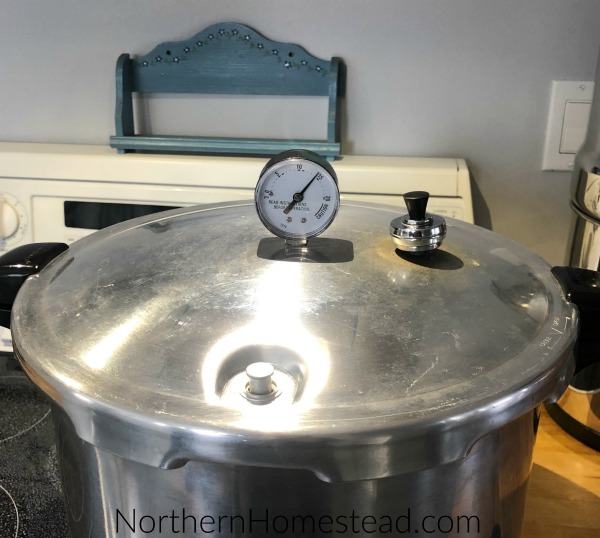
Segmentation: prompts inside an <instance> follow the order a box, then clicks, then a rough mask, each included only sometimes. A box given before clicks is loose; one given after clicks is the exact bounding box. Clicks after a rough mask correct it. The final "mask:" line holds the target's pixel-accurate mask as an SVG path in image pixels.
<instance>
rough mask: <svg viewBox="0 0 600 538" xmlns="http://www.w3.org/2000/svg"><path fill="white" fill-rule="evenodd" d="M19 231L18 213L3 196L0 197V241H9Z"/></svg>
mask: <svg viewBox="0 0 600 538" xmlns="http://www.w3.org/2000/svg"><path fill="white" fill-rule="evenodd" d="M18 230H19V213H18V212H17V209H16V208H15V207H14V206H13V205H12V204H11V203H10V201H9V200H7V199H6V198H5V197H4V196H1V197H0V239H9V238H10V237H12V236H13V235H15V234H16V233H17V231H18Z"/></svg>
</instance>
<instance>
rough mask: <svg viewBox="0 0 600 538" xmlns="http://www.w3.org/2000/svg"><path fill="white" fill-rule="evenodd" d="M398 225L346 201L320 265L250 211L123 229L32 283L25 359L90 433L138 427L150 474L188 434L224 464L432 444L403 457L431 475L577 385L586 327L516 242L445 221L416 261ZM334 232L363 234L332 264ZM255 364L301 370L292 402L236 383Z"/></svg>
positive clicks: (165, 219)
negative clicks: (575, 357)
mask: <svg viewBox="0 0 600 538" xmlns="http://www.w3.org/2000/svg"><path fill="white" fill-rule="evenodd" d="M395 216H397V214H396V213H395V211H394V210H393V209H391V208H389V207H385V206H364V205H353V204H346V205H343V206H342V208H341V209H340V212H339V215H338V217H337V219H336V221H335V222H334V224H333V225H332V226H331V228H329V230H328V231H327V233H326V234H324V236H323V237H322V241H325V243H324V246H323V244H322V245H321V247H322V250H321V252H320V256H315V257H316V259H317V261H314V262H312V263H310V261H309V260H306V259H303V260H300V259H295V260H287V261H280V260H279V259H276V258H273V259H265V257H264V256H263V257H261V256H259V255H257V249H258V245H259V243H260V241H261V240H262V239H264V238H265V237H268V232H266V230H264V228H262V226H261V224H260V222H259V221H258V218H257V217H256V215H255V212H254V207H253V205H251V204H229V205H228V206H227V205H225V206H224V205H223V204H221V205H218V206H215V207H208V208H207V207H206V206H205V207H204V208H202V209H196V210H190V209H186V210H177V211H174V212H170V213H168V214H164V215H161V216H160V217H148V218H142V219H137V220H134V221H130V222H129V223H124V224H121V225H117V226H115V227H111V228H108V229H106V230H103V231H101V232H98V233H97V234H94V235H92V236H90V237H88V238H86V239H84V240H82V241H79V242H78V243H75V244H74V245H72V246H71V248H70V249H69V251H67V252H66V253H65V254H64V255H62V256H61V257H60V258H59V259H57V260H56V261H55V262H54V263H53V264H52V265H51V266H49V267H48V268H47V270H45V271H43V272H42V273H41V274H40V275H39V276H38V277H35V278H33V279H31V280H30V281H29V282H28V283H27V284H26V286H25V287H24V288H23V290H22V292H21V294H20V295H19V299H18V301H17V304H16V305H15V308H14V310H13V329H14V338H15V348H16V350H17V353H18V355H19V356H20V357H21V360H22V361H23V363H24V365H25V368H26V369H27V371H28V372H29V374H30V376H31V377H32V378H33V380H34V381H35V382H36V383H37V384H38V385H40V386H41V387H42V389H43V390H45V391H46V392H47V393H48V394H49V395H50V396H51V397H52V398H53V399H54V400H55V401H56V402H57V403H58V404H59V405H60V406H61V407H63V408H64V409H65V410H66V411H67V413H68V414H69V415H70V416H71V419H72V420H73V421H74V423H75V426H76V428H77V431H78V433H79V435H81V437H82V438H84V439H86V440H88V441H89V442H91V443H93V444H96V445H98V446H101V447H104V448H106V449H109V450H112V451H115V452H116V453H121V452H126V451H128V450H129V451H130V450H131V447H130V446H129V445H128V443H129V441H128V440H127V439H125V437H124V434H123V435H115V431H119V432H123V431H124V430H126V429H128V430H129V431H134V432H136V433H135V435H134V437H136V439H137V440H138V441H139V439H142V438H146V440H148V439H151V440H152V443H153V448H152V450H150V449H148V450H147V451H144V450H140V449H139V447H138V448H136V453H135V457H136V459H138V460H139V461H144V462H146V463H150V464H155V465H162V466H168V463H165V460H164V458H165V454H164V451H165V450H167V448H168V450H169V451H170V454H171V456H170V457H172V458H176V457H177V456H176V455H173V451H174V448H173V446H174V445H173V435H174V432H177V436H178V439H179V441H178V442H177V443H176V444H177V446H178V447H179V448H180V449H181V452H182V454H189V453H191V452H196V451H200V452H202V455H203V456H205V457H208V458H218V457H219V456H218V453H219V451H220V450H225V452H226V453H228V454H230V455H231V454H232V452H227V451H233V453H235V454H237V455H236V457H240V458H242V459H243V458H250V459H252V458H254V459H253V460H252V461H255V462H260V461H262V460H261V458H268V457H272V456H273V454H270V455H266V452H268V450H266V449H265V446H266V444H268V442H269V440H271V441H272V440H273V439H277V441H278V443H283V444H285V443H286V442H289V443H294V442H297V440H298V439H301V440H302V442H303V443H305V444H306V446H312V445H311V443H314V445H315V446H317V445H318V446H321V447H323V446H327V445H330V446H332V447H334V446H339V445H340V444H344V445H345V446H348V445H356V446H358V445H365V444H368V443H369V442H372V441H373V440H375V439H376V440H377V442H378V443H383V444H388V445H390V446H392V445H394V446H401V445H402V441H406V440H407V439H414V438H420V439H421V441H419V442H418V443H412V444H411V443H404V445H403V446H404V448H402V450H403V451H404V452H403V454H404V455H405V456H407V457H410V458H414V459H413V460H412V461H413V462H416V463H415V465H430V464H439V463H442V462H445V461H452V460H453V459H456V458H458V457H462V456H463V455H464V454H465V453H466V452H467V451H468V449H469V447H470V446H471V445H472V443H473V442H474V441H475V440H476V439H478V438H480V437H481V436H482V435H484V434H485V433H487V432H488V431H491V430H492V429H495V428H497V427H499V426H501V425H503V424H506V423H508V422H509V421H511V420H513V419H514V418H516V417H518V416H520V415H522V414H523V413H525V412H527V411H529V410H530V409H532V408H533V406H535V405H537V404H539V403H540V402H541V401H543V400H545V399H547V398H550V397H552V396H553V395H555V394H557V393H560V392H561V391H562V390H563V389H564V385H565V375H567V373H568V371H569V369H570V366H571V363H570V351H571V347H572V343H573V338H574V334H575V329H576V324H577V318H576V314H575V312H574V310H573V308H572V307H571V306H570V305H569V304H568V303H566V302H565V300H564V298H563V296H562V293H561V291H560V289H559V286H558V284H557V283H556V282H555V281H554V279H553V277H552V276H551V275H550V273H549V268H548V266H547V265H546V263H545V262H543V261H542V260H541V259H539V258H537V257H536V256H534V255H533V254H531V253H530V252H528V251H526V250H525V249H523V248H522V247H519V246H518V245H517V244H516V243H513V242H512V241H509V240H507V239H505V238H503V237H500V236H498V235H496V234H493V233H491V232H488V231H486V230H483V229H481V228H478V227H476V226H472V225H467V224H464V223H461V222H459V221H454V220H449V229H448V238H447V240H446V242H445V243H444V244H443V245H442V247H441V248H440V249H439V251H437V252H435V253H433V254H432V255H430V256H425V257H419V258H411V257H409V256H405V255H400V254H399V253H398V252H396V251H395V250H394V246H393V244H392V241H391V239H390V238H389V235H388V228H389V222H390V220H391V219H392V218H394V217H395ZM327 241H329V242H330V243H327ZM336 241H347V242H351V257H350V258H348V257H347V256H346V257H345V258H340V259H329V260H328V259H326V258H327V251H328V246H327V245H328V244H329V245H333V244H334V243H335V242H336ZM308 257H310V254H309V255H308ZM305 258H306V256H305ZM256 360H263V361H267V362H271V363H273V364H274V365H275V366H276V367H278V368H280V369H281V371H282V372H283V373H285V374H286V375H287V374H290V375H291V377H292V378H293V380H294V383H295V389H294V390H295V392H294V393H293V394H290V395H289V398H285V397H283V398H279V399H277V400H275V401H274V402H273V404H270V405H268V406H253V405H252V404H249V403H248V402H247V401H246V400H244V399H243V398H237V399H236V396H235V395H236V394H238V392H239V391H238V390H237V388H236V386H234V385H235V383H238V382H239V381H238V378H236V375H237V374H239V372H240V371H242V372H243V370H244V368H245V366H246V365H247V364H249V363H250V362H255V361H256ZM238 377H239V376H238ZM234 378H235V380H234ZM232 387H233V388H232ZM240 388H241V387H240ZM107 417H108V418H107ZM109 424H110V425H109ZM465 425H467V427H465ZM458 427H460V428H458ZM457 428H458V429H457ZM424 434H426V435H424ZM442 435H443V439H442ZM200 440H203V442H202V443H200ZM436 441H439V442H440V446H439V447H438V448H436V449H435V450H431V449H428V450H424V449H423V443H429V442H432V443H435V442H436ZM442 441H443V442H442ZM242 446H243V447H242ZM252 446H255V447H256V450H257V451H256V453H254V454H253V453H252V450H251V449H249V447H252ZM236 447H239V454H238V452H236V450H238V449H237V448H236ZM265 450H266V452H265ZM175 452H176V450H175ZM309 452H310V451H307V454H308V453H309ZM180 455H181V454H180ZM296 456H297V457H300V459H302V457H303V455H302V454H301V453H300V454H298V453H296ZM306 457H310V458H313V456H306ZM313 459H314V458H313ZM388 464H389V461H388V462H387V463H386V464H385V465H388ZM310 465H312V466H313V467H314V466H315V465H317V464H316V463H315V462H314V461H311V463H310ZM310 465H309V468H310ZM323 465H325V466H326V463H323ZM336 465H337V464H336ZM365 465H366V464H365ZM374 465H382V464H381V463H377V464H374ZM394 465H401V464H400V463H395V464H394ZM366 467H368V465H366ZM405 470H406V469H401V468H395V469H388V468H387V467H386V468H385V469H383V468H378V469H370V470H368V471H365V473H366V475H369V476H370V475H372V474H375V475H376V474H379V475H381V473H387V472H392V471H405ZM347 471H348V472H350V464H348V469H347ZM320 472H323V473H325V474H327V470H326V469H320Z"/></svg>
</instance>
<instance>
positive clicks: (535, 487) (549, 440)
mask: <svg viewBox="0 0 600 538" xmlns="http://www.w3.org/2000/svg"><path fill="white" fill-rule="evenodd" d="M533 463H534V465H533V471H532V473H531V479H530V482H529V494H528V497H527V505H526V508H525V524H524V527H523V535H522V538H595V537H600V452H597V451H595V450H592V449H591V448H588V447H587V446H586V445H584V444H582V443H580V442H579V441H577V440H575V439H573V438H572V437H571V436H570V435H568V434H567V433H565V432H564V431H563V430H562V429H561V428H560V427H559V426H557V425H556V423H555V422H554V421H553V420H552V419H551V418H550V417H549V416H548V415H547V414H546V412H545V411H543V413H542V419H541V422H540V426H539V429H538V436H537V442H536V446H535V450H534V454H533Z"/></svg>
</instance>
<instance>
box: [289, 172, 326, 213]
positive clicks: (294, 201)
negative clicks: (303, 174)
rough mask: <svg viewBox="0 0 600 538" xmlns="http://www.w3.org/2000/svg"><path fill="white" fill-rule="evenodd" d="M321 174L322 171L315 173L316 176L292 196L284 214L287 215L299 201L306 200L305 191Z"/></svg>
mask: <svg viewBox="0 0 600 538" xmlns="http://www.w3.org/2000/svg"><path fill="white" fill-rule="evenodd" d="M320 175H321V173H320V172H317V173H316V174H315V176H314V177H313V178H312V179H311V180H310V181H309V182H308V183H307V184H306V186H305V187H304V188H303V189H302V190H301V191H300V192H297V193H296V194H294V196H292V201H291V202H290V204H289V205H288V206H287V207H286V208H285V209H284V210H283V214H284V215H287V214H288V213H289V212H290V211H291V210H292V209H293V208H294V206H295V205H296V204H297V203H298V202H301V201H302V200H304V193H305V192H306V189H308V187H310V185H311V183H312V182H313V181H314V180H315V179H317V178H318V177H319V176H320Z"/></svg>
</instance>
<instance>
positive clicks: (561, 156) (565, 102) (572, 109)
mask: <svg viewBox="0 0 600 538" xmlns="http://www.w3.org/2000/svg"><path fill="white" fill-rule="evenodd" d="M593 96H594V82H592V81H585V80H583V81H581V80H579V81H571V80H570V81H563V80H553V81H552V95H551V97H550V109H549V111H548V125H547V127H546V144H545V146H544V157H543V159H542V170H561V171H562V170H573V162H574V160H575V154H576V153H577V150H578V149H579V148H575V147H574V146H578V141H581V142H583V140H584V139H585V134H586V132H587V124H588V120H589V106H590V104H591V102H592V98H593ZM567 111H568V115H567V117H566V118H565V113H566V112H567ZM565 120H566V121H565Z"/></svg>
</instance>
